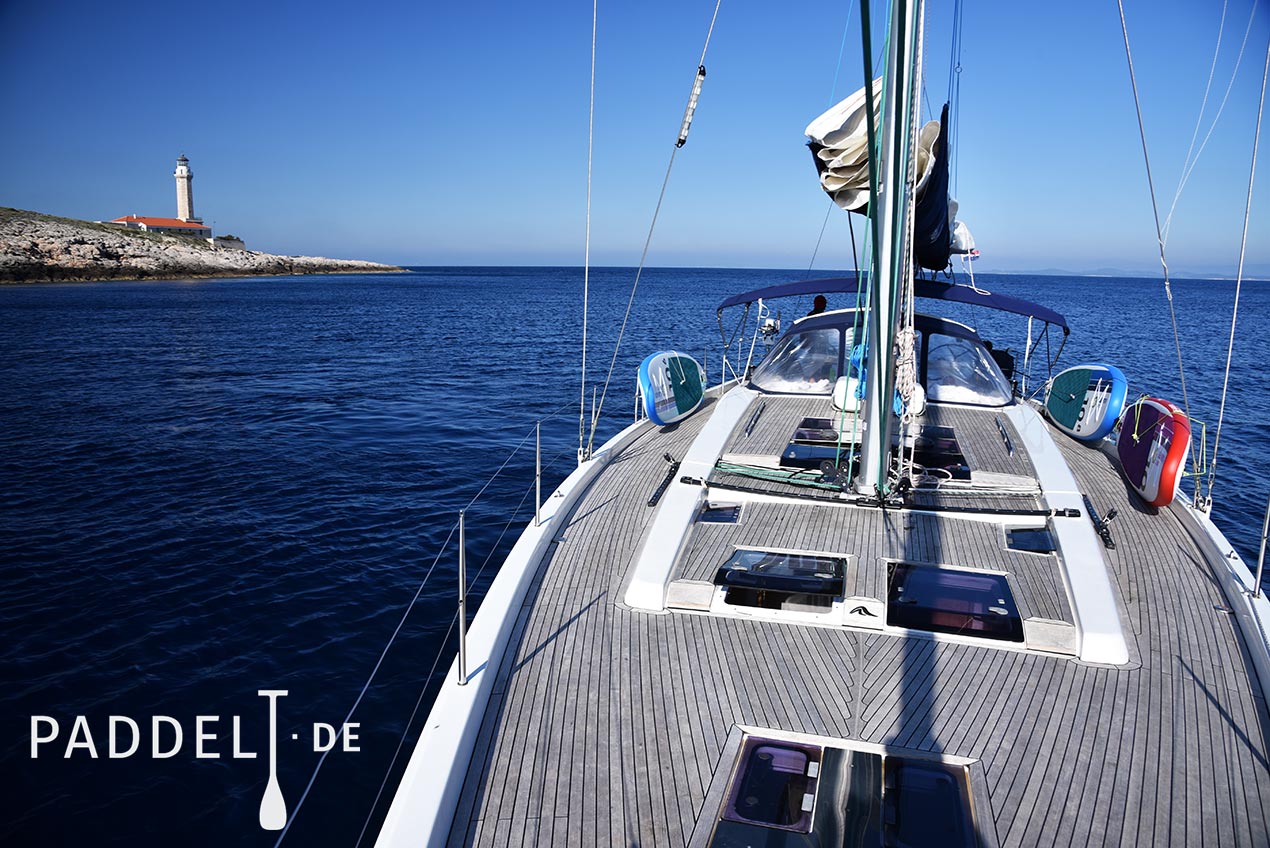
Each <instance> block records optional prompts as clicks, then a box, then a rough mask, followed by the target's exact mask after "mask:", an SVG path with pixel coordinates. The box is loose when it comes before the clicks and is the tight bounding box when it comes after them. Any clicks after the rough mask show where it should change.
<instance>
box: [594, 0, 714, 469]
mask: <svg viewBox="0 0 1270 848" xmlns="http://www.w3.org/2000/svg"><path fill="white" fill-rule="evenodd" d="M721 5H723V0H715V4H714V15H712V16H711V18H710V28H709V29H708V30H706V42H705V44H704V45H702V47H701V58H700V59H698V60H697V68H698V74H700V73H701V70H700V69H702V68H704V67H705V64H706V51H707V50H709V49H710V36H712V35H714V24H715V21H717V20H718V19H719V7H720V6H721ZM697 80H698V77H697V76H694V77H693V94H694V95H695V93H696V92H697V90H698V89H697ZM688 104H689V109H692V108H693V106H692V104H693V96H692V95H690V96H689V98H688ZM681 132H682V131H681ZM682 137H683V136H682V135H681V136H680V138H682ZM681 146H682V143H680V144H677V145H675V147H674V148H672V149H671V151H670V162H669V163H668V164H667V165H666V176H665V177H663V178H662V181H661V191H660V192H659V193H658V195H657V206H656V207H655V208H654V209H653V220H652V221H651V222H650V223H649V225H648V235H647V236H646V237H645V239H644V250H643V252H642V253H640V255H639V267H638V268H637V269H635V282H633V283H632V284H631V296H630V297H629V298H628V299H627V301H626V313H625V314H624V315H623V316H622V326H621V328H620V329H619V330H618V331H617V343H616V344H614V345H613V359H612V360H611V361H610V362H609V371H608V374H606V375H605V377H604V388H603V389H602V390H601V391H600V400H599V403H598V404H597V405H595V406H594V408H593V409H592V410H591V434H590V435H589V436H588V437H587V443H586V451H585V454H586V456H590V455H591V450H592V447H593V446H594V445H595V428H596V427H597V426H598V425H599V423H600V413H601V412H603V411H604V401H605V399H606V398H607V397H608V393H609V382H610V381H611V380H612V379H613V369H614V368H616V367H617V355H618V352H619V351H621V349H622V338H623V337H624V336H625V335H626V324H627V322H628V321H629V320H630V317H631V307H632V306H634V304H635V292H636V291H638V290H639V278H640V277H641V276H643V273H644V264H645V263H646V262H647V261H648V248H649V247H650V246H651V245H652V243H653V231H654V230H656V229H657V216H658V215H660V214H661V204H662V201H663V200H665V198H666V186H668V185H669V184H670V172H671V170H672V169H673V168H674V167H675V154H676V153H678V152H679V148H680V147H681ZM581 458H582V457H579V459H581Z"/></svg>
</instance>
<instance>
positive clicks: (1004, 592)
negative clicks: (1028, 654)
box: [886, 562, 1023, 642]
mask: <svg viewBox="0 0 1270 848" xmlns="http://www.w3.org/2000/svg"><path fill="white" fill-rule="evenodd" d="M887 571H888V575H889V579H888V586H889V591H888V593H887V604H886V623H887V624H888V625H890V626H892V627H908V628H911V629H913V630H929V631H932V632H935V633H955V634H959V635H962V636H978V637H981V638H984V639H999V640H1003V641H1007V642H1022V641H1023V620H1022V619H1021V618H1020V617H1019V609H1018V606H1017V605H1016V604H1015V603H1014V595H1013V593H1011V591H1010V584H1009V582H1008V581H1007V580H1006V576H1005V575H1004V574H999V573H994V572H989V571H962V570H956V569H951V568H935V567H933V566H922V565H910V564H909V563H902V562H901V563H892V564H891V565H890V566H889V567H888V569H887Z"/></svg>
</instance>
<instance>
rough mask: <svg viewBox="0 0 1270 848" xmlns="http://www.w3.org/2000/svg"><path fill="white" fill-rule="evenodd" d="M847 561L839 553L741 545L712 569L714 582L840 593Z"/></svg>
mask: <svg viewBox="0 0 1270 848" xmlns="http://www.w3.org/2000/svg"><path fill="white" fill-rule="evenodd" d="M846 565H847V562H846V560H845V559H841V558H839V557H829V556H819V555H815V554H791V553H778V552H776V551H753V550H747V549H744V548H743V549H740V550H738V551H736V552H735V553H733V554H732V556H730V557H728V560H727V562H725V563H724V564H723V565H722V567H720V568H719V570H718V572H716V573H715V576H714V582H715V585H716V586H727V587H729V588H731V587H743V588H747V589H768V590H772V591H777V592H798V593H802V594H809V595H833V596H837V595H841V594H842V579H843V576H844V575H845V574H846Z"/></svg>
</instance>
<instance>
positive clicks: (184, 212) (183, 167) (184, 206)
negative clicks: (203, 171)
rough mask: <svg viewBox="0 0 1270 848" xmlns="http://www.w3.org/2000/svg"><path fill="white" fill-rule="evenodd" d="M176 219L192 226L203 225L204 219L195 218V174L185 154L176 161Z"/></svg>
mask: <svg viewBox="0 0 1270 848" xmlns="http://www.w3.org/2000/svg"><path fill="white" fill-rule="evenodd" d="M173 176H175V177H176V217H177V218H179V219H180V220H182V221H186V222H188V223H192V224H201V223H203V219H202V218H195V217H194V172H193V171H191V170H190V160H189V159H186V158H185V154H181V157H180V158H179V159H177V160H176V173H175V174H174V175H173Z"/></svg>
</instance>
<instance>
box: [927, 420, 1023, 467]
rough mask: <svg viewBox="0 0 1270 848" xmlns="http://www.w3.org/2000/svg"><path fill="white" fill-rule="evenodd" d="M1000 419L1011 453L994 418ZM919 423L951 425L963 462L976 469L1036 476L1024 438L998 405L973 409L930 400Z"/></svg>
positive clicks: (941, 425)
mask: <svg viewBox="0 0 1270 848" xmlns="http://www.w3.org/2000/svg"><path fill="white" fill-rule="evenodd" d="M998 421H999V422H1001V426H1003V427H1004V428H1005V431H1006V433H1008V434H1009V436H1010V441H1011V444H1012V445H1013V447H1014V453H1013V454H1011V453H1010V451H1009V450H1008V449H1007V448H1006V445H1005V440H1004V439H1002V438H1001V431H1000V430H998V429H997V424H996V422H998ZM918 423H919V424H922V425H927V426H940V427H951V428H952V430H953V435H954V436H955V437H956V439H957V444H958V445H960V446H961V452H962V454H963V455H964V456H965V457H966V464H967V465H969V466H970V470H971V472H972V474H973V472H975V471H988V472H991V473H994V474H1013V475H1015V476H1018V477H1031V478H1033V479H1035V477H1036V469H1035V468H1034V467H1033V466H1032V460H1031V459H1030V458H1029V457H1028V455H1027V450H1026V449H1025V448H1024V447H1023V440H1022V439H1021V438H1020V437H1019V433H1018V431H1017V430H1015V429H1014V425H1013V424H1012V423H1011V422H1010V420H1009V419H1008V418H1006V417H1005V416H1004V415H1002V414H1001V411H1000V410H999V409H988V408H984V409H975V408H972V407H960V406H945V405H943V404H930V405H929V406H927V407H926V412H925V413H923V414H922V417H921V418H919V419H918Z"/></svg>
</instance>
